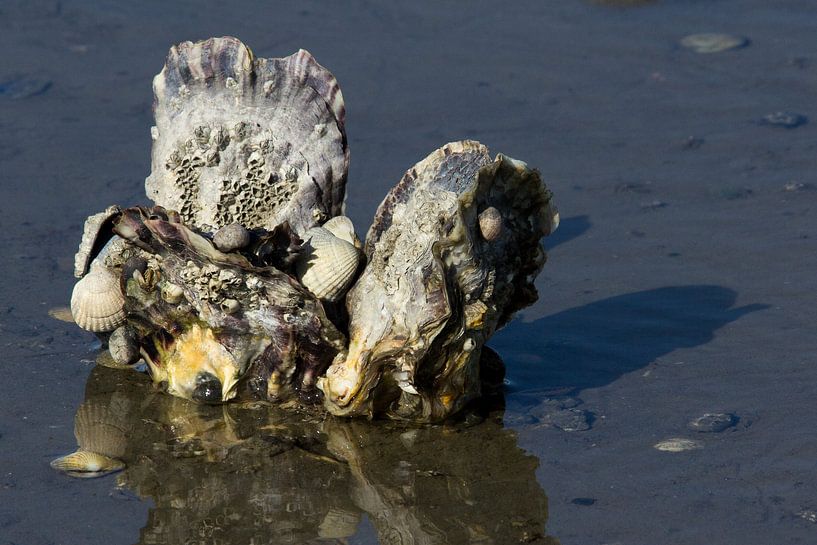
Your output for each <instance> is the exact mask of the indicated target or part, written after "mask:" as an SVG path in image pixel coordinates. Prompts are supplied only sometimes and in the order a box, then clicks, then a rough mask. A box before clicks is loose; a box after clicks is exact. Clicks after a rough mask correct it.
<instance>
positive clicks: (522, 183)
mask: <svg viewBox="0 0 817 545" xmlns="http://www.w3.org/2000/svg"><path fill="white" fill-rule="evenodd" d="M489 207H494V208H495V209H496V210H497V211H498V212H499V214H500V215H501V217H502V223H503V228H502V229H501V231H500V232H498V233H497V234H496V236H495V238H493V240H487V239H486V238H485V237H484V236H482V235H481V233H480V227H479V219H478V217H479V214H480V213H481V212H482V211H484V210H486V209H487V208H489ZM557 217H558V216H557V213H556V210H555V208H554V207H553V205H552V204H551V193H550V191H548V190H547V188H546V187H545V185H544V184H543V183H542V181H541V179H540V177H539V174H538V172H536V171H534V170H531V169H529V168H528V167H527V165H525V163H522V162H520V161H515V160H513V159H510V158H508V157H506V156H504V155H498V156H497V157H496V159H493V160H492V159H491V158H490V156H489V155H488V149H487V148H486V147H485V146H483V145H481V144H479V143H478V142H474V141H463V142H453V143H450V144H447V145H445V146H443V147H442V148H440V149H438V150H437V151H435V152H433V153H432V154H431V155H429V156H428V157H426V158H425V159H424V160H422V161H420V162H419V163H418V164H417V165H415V166H414V167H413V168H412V169H410V170H409V171H408V172H407V173H406V175H405V176H404V177H403V179H402V180H401V181H400V183H398V184H397V186H396V187H395V188H394V189H393V190H392V191H391V192H390V193H389V194H388V196H387V197H386V198H385V200H384V201H383V203H382V204H381V205H380V207H379V208H378V210H377V213H376V215H375V221H374V224H373V225H372V227H371V229H370V230H369V233H368V235H367V237H366V245H365V251H366V256H367V258H368V265H367V266H366V269H365V270H364V271H363V273H362V275H361V277H360V279H359V280H358V281H357V283H356V284H355V285H354V287H353V288H352V289H351V291H350V292H349V294H348V295H347V300H346V301H347V310H348V312H349V316H350V328H349V335H350V346H349V352H348V356H347V357H345V358H343V357H342V356H341V357H340V358H339V361H336V362H334V363H333V365H332V366H331V367H330V368H329V370H328V371H327V374H326V377H325V378H324V379H322V381H321V383H320V387H321V388H322V389H323V391H324V393H325V394H326V398H325V400H326V406H327V408H328V409H329V411H331V412H332V413H335V414H338V415H357V414H365V415H372V414H386V415H388V416H391V417H394V418H405V419H412V420H424V421H433V420H440V419H442V418H444V417H446V416H448V415H450V414H452V413H454V412H456V411H457V410H459V409H460V408H462V406H463V405H464V404H465V403H467V402H468V401H469V400H471V399H473V398H475V397H476V396H478V395H479V393H480V377H479V365H478V362H479V357H480V352H481V349H482V346H483V344H484V342H485V340H486V339H487V338H488V337H489V336H490V335H491V334H492V333H493V332H494V331H495V330H496V328H498V327H500V326H502V325H503V324H505V323H506V322H507V321H508V320H509V319H510V318H511V316H512V315H513V313H514V312H515V311H516V310H518V309H520V308H522V307H524V306H527V305H529V304H530V303H532V302H533V301H535V300H536V297H537V294H536V289H535V288H534V286H533V280H534V278H535V276H536V275H537V274H538V272H539V270H540V269H541V267H542V265H543V264H544V262H545V252H544V248H543V247H542V244H541V242H540V239H541V238H542V237H543V236H546V235H548V234H549V233H550V231H551V229H552V227H553V226H554V225H555V224H556V218H557Z"/></svg>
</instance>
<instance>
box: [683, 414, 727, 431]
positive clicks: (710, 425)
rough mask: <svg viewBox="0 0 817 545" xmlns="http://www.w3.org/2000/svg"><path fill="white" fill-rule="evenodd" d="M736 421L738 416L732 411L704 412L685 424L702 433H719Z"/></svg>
mask: <svg viewBox="0 0 817 545" xmlns="http://www.w3.org/2000/svg"><path fill="white" fill-rule="evenodd" d="M737 422H738V417H737V416H735V415H734V414H732V413H706V414H705V415H703V416H699V417H698V418H695V419H693V420H691V421H690V422H689V424H687V426H688V427H689V429H691V430H693V431H699V432H704V433H719V432H722V431H723V430H726V429H728V428H731V427H732V426H734V425H735V424H737Z"/></svg>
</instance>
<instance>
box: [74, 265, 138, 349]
mask: <svg viewBox="0 0 817 545" xmlns="http://www.w3.org/2000/svg"><path fill="white" fill-rule="evenodd" d="M71 314H73V316H74V321H75V322H76V323H77V325H78V326H79V327H81V328H82V329H85V330H87V331H92V332H94V333H103V332H106V331H113V330H114V329H116V328H117V327H119V326H120V325H122V324H124V323H125V298H124V297H123V295H122V291H121V290H120V289H119V279H118V278H117V277H116V276H115V275H114V274H113V273H112V272H111V271H109V270H108V269H106V268H104V267H102V266H97V267H94V268H92V269H91V272H89V273H88V274H86V275H85V276H84V277H83V278H82V279H81V280H80V281H79V282H77V283H76V285H75V286H74V291H73V293H72V295H71Z"/></svg>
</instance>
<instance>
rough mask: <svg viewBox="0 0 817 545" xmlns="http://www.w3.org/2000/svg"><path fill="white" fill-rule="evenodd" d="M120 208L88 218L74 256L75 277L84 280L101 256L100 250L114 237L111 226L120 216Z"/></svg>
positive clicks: (111, 207) (107, 209) (109, 208)
mask: <svg viewBox="0 0 817 545" xmlns="http://www.w3.org/2000/svg"><path fill="white" fill-rule="evenodd" d="M119 212H120V208H119V206H117V205H113V206H109V207H108V208H106V209H105V210H104V211H103V212H100V213H98V214H94V215H93V216H88V219H86V220H85V226H84V228H83V230H82V240H81V241H80V243H79V249H78V250H77V253H76V255H74V276H75V277H77V278H82V277H83V276H85V273H87V272H88V269H89V268H90V267H91V262H92V261H93V260H94V258H95V257H96V256H97V255H98V254H99V252H100V250H102V248H103V247H104V246H105V244H106V243H107V242H108V240H110V238H111V237H112V236H113V231H112V230H111V224H112V222H113V220H114V219H115V218H116V217H117V216H118V215H119Z"/></svg>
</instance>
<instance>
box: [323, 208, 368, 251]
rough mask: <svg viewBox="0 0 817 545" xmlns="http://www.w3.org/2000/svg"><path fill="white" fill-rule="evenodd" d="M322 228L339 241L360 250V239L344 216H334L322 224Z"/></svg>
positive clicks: (349, 220) (350, 221) (350, 222)
mask: <svg viewBox="0 0 817 545" xmlns="http://www.w3.org/2000/svg"><path fill="white" fill-rule="evenodd" d="M322 227H323V228H324V229H326V230H327V231H329V232H330V233H332V234H333V235H335V236H336V237H338V238H339V239H341V240H345V241H346V242H348V243H349V244H352V245H353V246H354V247H355V248H358V249H360V248H362V247H363V245H362V244H361V243H360V239H359V238H357V235H356V234H355V226H354V225H352V220H351V219H349V218H348V217H346V216H335V217H334V218H332V219H330V220H328V221H327V222H326V223H324V224H323V225H322Z"/></svg>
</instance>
